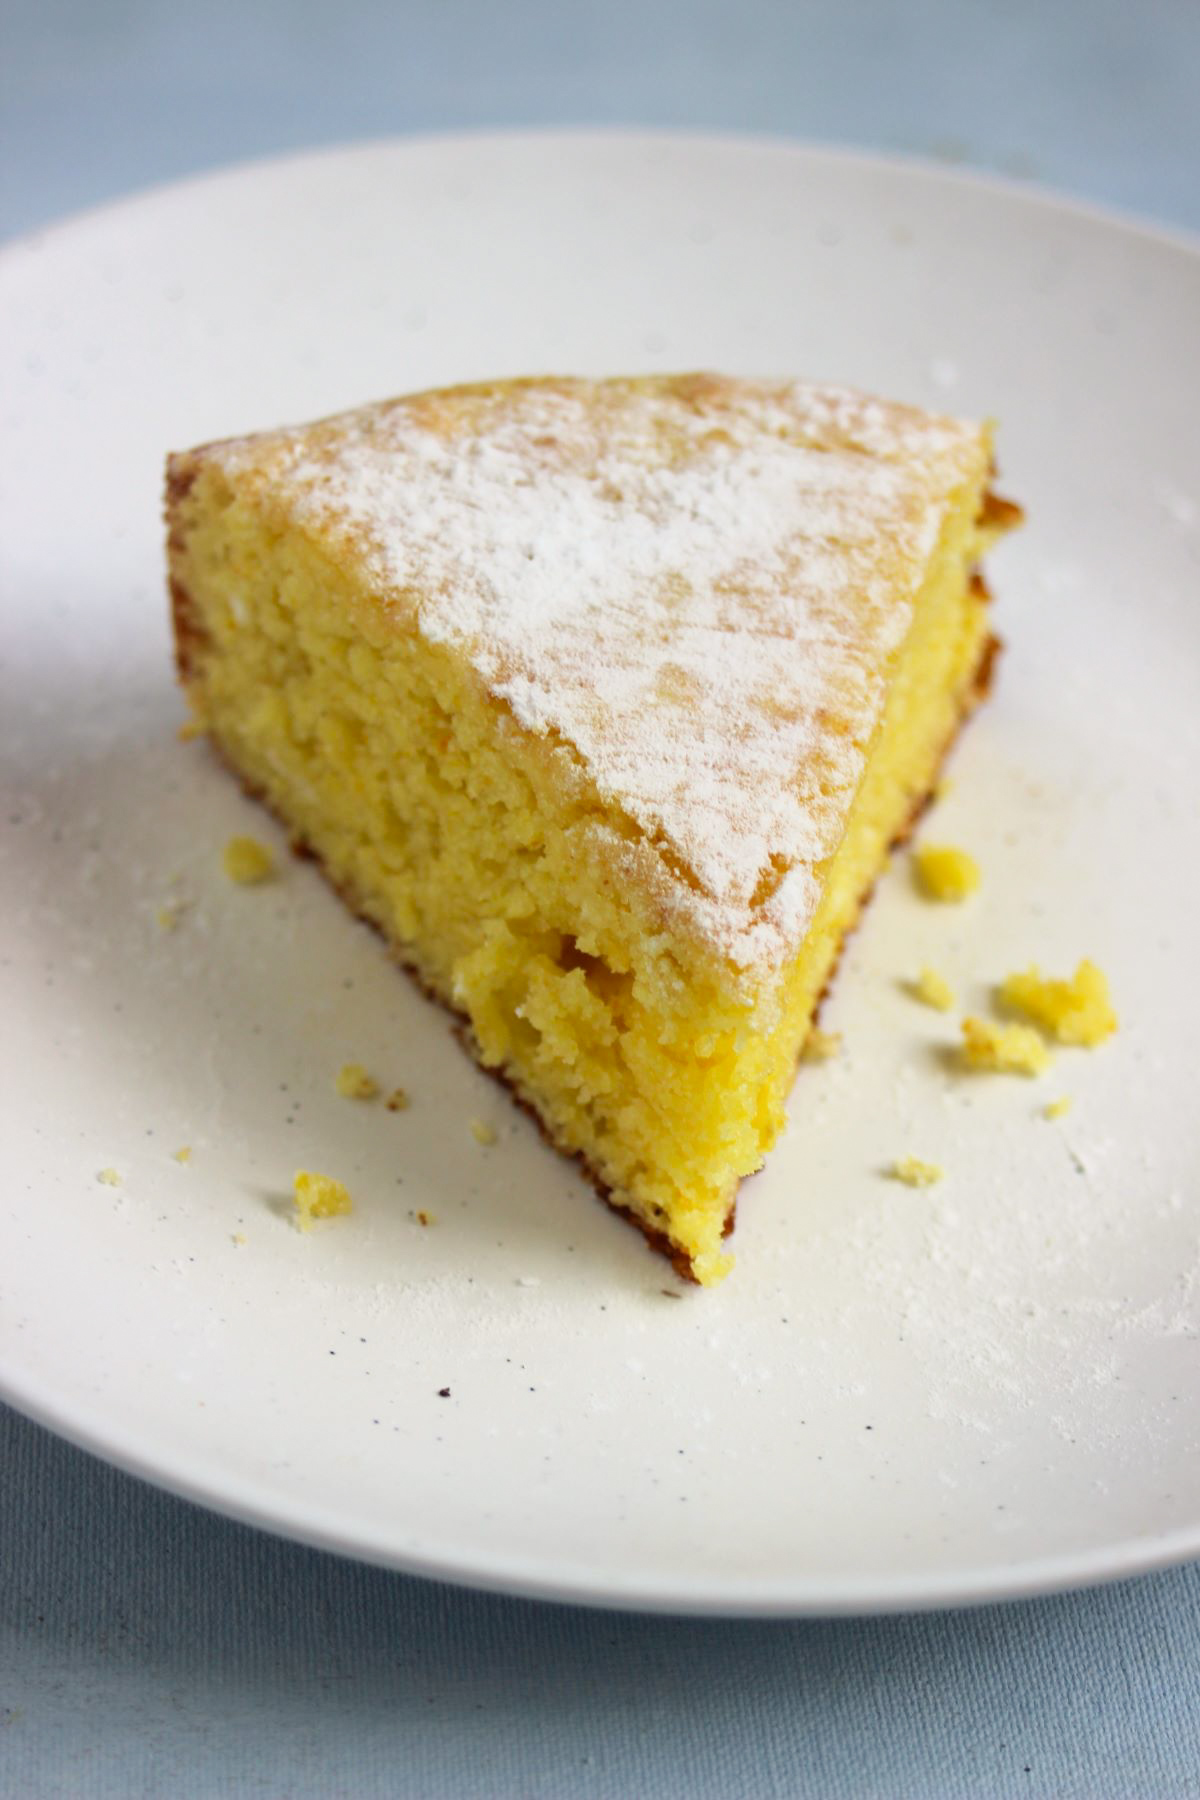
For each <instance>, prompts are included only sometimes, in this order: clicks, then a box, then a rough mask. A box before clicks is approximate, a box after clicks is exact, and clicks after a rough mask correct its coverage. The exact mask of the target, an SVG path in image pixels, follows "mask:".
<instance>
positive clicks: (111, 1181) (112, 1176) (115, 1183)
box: [96, 1169, 121, 1187]
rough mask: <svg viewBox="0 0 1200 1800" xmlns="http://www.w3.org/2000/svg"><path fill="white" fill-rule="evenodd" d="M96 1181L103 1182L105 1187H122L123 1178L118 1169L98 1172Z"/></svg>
mask: <svg viewBox="0 0 1200 1800" xmlns="http://www.w3.org/2000/svg"><path fill="white" fill-rule="evenodd" d="M96 1180H97V1181H99V1182H101V1183H102V1184H103V1186H104V1187H120V1185H121V1177H120V1175H119V1174H118V1173H117V1171H116V1169H100V1170H98V1171H97V1174H96Z"/></svg>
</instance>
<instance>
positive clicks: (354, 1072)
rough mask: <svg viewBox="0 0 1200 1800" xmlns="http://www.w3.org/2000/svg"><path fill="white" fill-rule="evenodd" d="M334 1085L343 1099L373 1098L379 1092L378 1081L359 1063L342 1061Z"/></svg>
mask: <svg viewBox="0 0 1200 1800" xmlns="http://www.w3.org/2000/svg"><path fill="white" fill-rule="evenodd" d="M334 1086H335V1087H336V1088H337V1091H338V1093H339V1094H340V1095H341V1096H342V1099H343V1100H374V1099H375V1097H376V1095H377V1094H378V1092H379V1083H378V1082H377V1081H376V1079H375V1077H374V1076H373V1075H368V1073H367V1071H366V1070H365V1069H364V1068H363V1066H362V1064H361V1063H343V1064H342V1066H341V1068H340V1069H339V1070H338V1073H337V1080H336V1081H335V1083H334ZM389 1104H390V1102H389Z"/></svg>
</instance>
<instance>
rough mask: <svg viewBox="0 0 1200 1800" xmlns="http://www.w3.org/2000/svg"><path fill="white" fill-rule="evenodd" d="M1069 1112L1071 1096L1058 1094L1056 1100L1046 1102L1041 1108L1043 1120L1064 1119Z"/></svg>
mask: <svg viewBox="0 0 1200 1800" xmlns="http://www.w3.org/2000/svg"><path fill="white" fill-rule="evenodd" d="M1070 1110H1071V1096H1070V1095H1069V1094H1060V1095H1059V1097H1058V1099H1057V1100H1047V1102H1046V1104H1045V1106H1043V1108H1042V1117H1043V1119H1065V1118H1066V1116H1067V1114H1068V1113H1069V1112H1070Z"/></svg>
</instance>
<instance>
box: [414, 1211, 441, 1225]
mask: <svg viewBox="0 0 1200 1800" xmlns="http://www.w3.org/2000/svg"><path fill="white" fill-rule="evenodd" d="M416 1218H417V1224H418V1225H435V1224H436V1223H437V1221H436V1219H435V1218H434V1216H433V1214H432V1213H431V1212H426V1211H425V1209H424V1207H422V1208H421V1210H420V1212H419V1213H418V1214H417V1215H416Z"/></svg>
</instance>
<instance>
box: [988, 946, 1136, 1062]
mask: <svg viewBox="0 0 1200 1800" xmlns="http://www.w3.org/2000/svg"><path fill="white" fill-rule="evenodd" d="M1000 998H1001V1000H1002V1001H1003V1002H1004V1004H1005V1005H1006V1006H1011V1007H1014V1008H1015V1009H1016V1010H1017V1011H1018V1012H1023V1013H1025V1014H1026V1015H1027V1016H1028V1017H1029V1018H1031V1019H1032V1020H1033V1021H1034V1023H1035V1024H1036V1025H1040V1026H1041V1028H1042V1030H1043V1031H1045V1032H1047V1033H1048V1034H1049V1035H1050V1036H1051V1037H1056V1038H1057V1039H1058V1041H1059V1043H1060V1044H1082V1045H1085V1046H1087V1047H1088V1048H1091V1047H1092V1046H1093V1045H1095V1044H1099V1043H1102V1042H1103V1041H1104V1039H1105V1038H1106V1037H1109V1036H1110V1035H1111V1034H1112V1033H1113V1032H1114V1031H1115V1030H1116V1029H1117V1015H1116V1013H1115V1012H1114V1011H1113V1009H1112V1005H1111V1002H1110V1000H1109V996H1108V981H1107V979H1106V977H1105V975H1104V973H1103V971H1102V970H1100V969H1098V968H1097V967H1096V965H1095V963H1094V962H1089V961H1088V959H1087V958H1086V957H1085V958H1084V960H1083V961H1082V962H1081V963H1080V965H1079V967H1078V968H1077V969H1076V971H1075V973H1074V975H1072V976H1071V978H1070V980H1069V981H1056V980H1054V979H1053V978H1049V977H1047V978H1046V979H1043V977H1042V974H1041V972H1040V970H1039V969H1038V968H1037V966H1036V965H1034V966H1032V967H1030V968H1028V969H1026V970H1024V972H1023V973H1021V974H1018V975H1010V976H1009V977H1008V980H1007V981H1005V982H1004V983H1003V985H1002V986H1001V989H1000Z"/></svg>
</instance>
